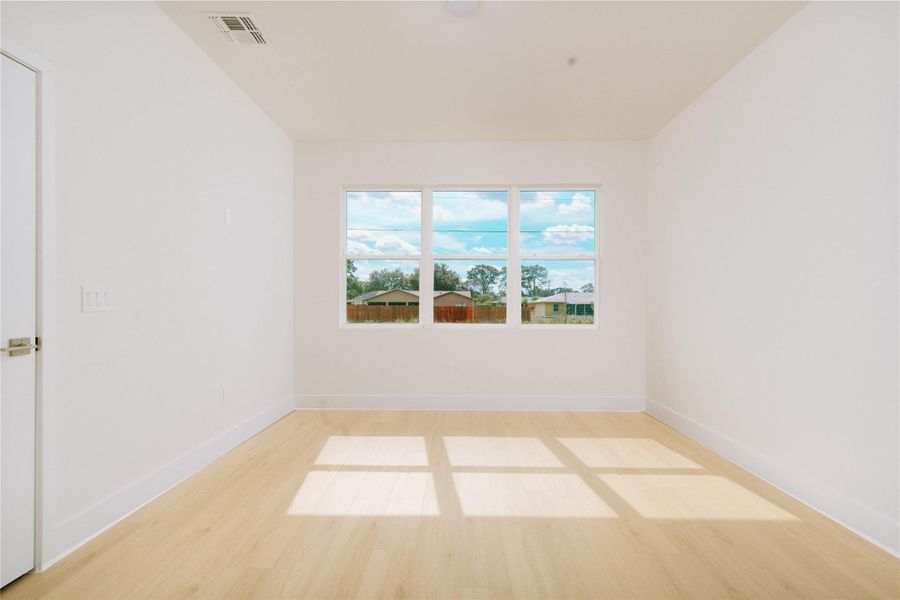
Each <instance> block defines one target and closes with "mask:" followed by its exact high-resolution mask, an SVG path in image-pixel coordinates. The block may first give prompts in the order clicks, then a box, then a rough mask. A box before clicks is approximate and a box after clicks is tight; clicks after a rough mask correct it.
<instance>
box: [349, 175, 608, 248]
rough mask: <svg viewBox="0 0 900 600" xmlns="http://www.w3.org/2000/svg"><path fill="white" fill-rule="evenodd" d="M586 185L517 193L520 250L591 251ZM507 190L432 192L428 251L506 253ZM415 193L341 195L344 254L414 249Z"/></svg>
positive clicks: (417, 239)
mask: <svg viewBox="0 0 900 600" xmlns="http://www.w3.org/2000/svg"><path fill="white" fill-rule="evenodd" d="M595 200H596V199H595V197H594V192H593V190H584V191H578V190H570V191H522V192H521V239H522V253H523V254H524V255H542V254H543V255H560V256H572V255H576V254H593V252H594V210H595V204H596V202H595ZM508 203H509V201H508V194H507V192H506V191H448V190H435V192H434V194H433V213H434V229H433V232H434V233H433V246H434V253H435V254H438V255H440V254H443V255H453V254H506V253H507V252H508V247H507V239H508V233H507V230H508V221H507V214H508ZM421 206H422V199H421V194H420V193H419V192H358V191H354V192H348V193H347V252H348V254H351V255H352V254H358V255H365V256H378V255H390V254H395V255H414V254H418V253H419V252H420V251H421V233H420V223H421Z"/></svg>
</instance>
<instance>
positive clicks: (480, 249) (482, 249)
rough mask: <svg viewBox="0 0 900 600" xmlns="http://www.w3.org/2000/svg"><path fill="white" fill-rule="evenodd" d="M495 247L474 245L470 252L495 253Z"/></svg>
mask: <svg viewBox="0 0 900 600" xmlns="http://www.w3.org/2000/svg"><path fill="white" fill-rule="evenodd" d="M496 253H497V250H496V249H495V248H487V247H485V246H475V247H474V248H472V254H496Z"/></svg>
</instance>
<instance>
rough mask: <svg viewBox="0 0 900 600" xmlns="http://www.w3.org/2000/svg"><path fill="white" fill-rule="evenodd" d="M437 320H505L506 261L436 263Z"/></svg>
mask: <svg viewBox="0 0 900 600" xmlns="http://www.w3.org/2000/svg"><path fill="white" fill-rule="evenodd" d="M434 290H435V291H434V322H435V323H506V261H505V260H440V261H435V263H434Z"/></svg>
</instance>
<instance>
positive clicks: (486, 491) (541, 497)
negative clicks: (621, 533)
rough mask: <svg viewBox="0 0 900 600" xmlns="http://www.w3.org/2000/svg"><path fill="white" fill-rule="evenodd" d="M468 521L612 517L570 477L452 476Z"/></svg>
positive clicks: (577, 479)
mask: <svg viewBox="0 0 900 600" xmlns="http://www.w3.org/2000/svg"><path fill="white" fill-rule="evenodd" d="M453 483H454V485H455V486H456V493H457V495H458V497H459V504H460V507H461V508H462V512H463V514H465V515H467V516H470V517H545V518H572V519H585V518H614V517H615V516H616V513H615V512H613V510H612V509H611V508H610V507H609V506H607V505H606V503H605V502H603V500H601V499H600V497H599V496H598V495H597V494H596V493H595V492H594V491H593V490H592V489H591V488H590V487H588V485H587V484H586V483H585V482H584V481H583V480H582V479H581V477H579V476H578V475H573V474H571V473H453Z"/></svg>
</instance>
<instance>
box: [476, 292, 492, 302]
mask: <svg viewBox="0 0 900 600" xmlns="http://www.w3.org/2000/svg"><path fill="white" fill-rule="evenodd" d="M493 301H494V297H493V296H491V295H490V294H480V295H479V296H478V297H477V298H475V304H490V303H491V302H493Z"/></svg>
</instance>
